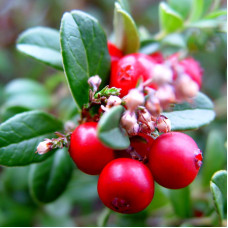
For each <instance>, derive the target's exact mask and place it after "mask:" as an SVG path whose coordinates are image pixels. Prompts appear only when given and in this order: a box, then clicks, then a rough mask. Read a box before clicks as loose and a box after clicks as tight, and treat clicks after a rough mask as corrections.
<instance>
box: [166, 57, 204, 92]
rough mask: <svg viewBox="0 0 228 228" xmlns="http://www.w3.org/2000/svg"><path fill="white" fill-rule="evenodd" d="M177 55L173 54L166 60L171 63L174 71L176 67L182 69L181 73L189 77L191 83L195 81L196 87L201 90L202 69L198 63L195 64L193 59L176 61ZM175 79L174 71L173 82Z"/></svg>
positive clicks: (175, 73)
mask: <svg viewBox="0 0 228 228" xmlns="http://www.w3.org/2000/svg"><path fill="white" fill-rule="evenodd" d="M178 58H179V54H178V53H176V54H173V55H171V56H170V57H169V58H168V60H170V61H171V63H172V64H173V66H174V69H175V68H177V67H182V68H183V72H184V73H186V74H187V75H189V76H190V77H191V79H192V80H193V81H195V82H196V83H197V84H198V86H199V87H200V88H201V85H202V77H203V69H202V67H201V66H200V64H199V62H197V61H196V60H195V59H194V58H192V57H188V58H185V59H182V60H178ZM176 77H177V72H175V70H174V80H175V79H176Z"/></svg>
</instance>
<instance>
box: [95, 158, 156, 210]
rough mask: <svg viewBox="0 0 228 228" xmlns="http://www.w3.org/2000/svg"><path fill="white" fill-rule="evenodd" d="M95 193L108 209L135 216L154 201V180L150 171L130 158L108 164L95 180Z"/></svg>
mask: <svg viewBox="0 0 228 228" xmlns="http://www.w3.org/2000/svg"><path fill="white" fill-rule="evenodd" d="M97 188H98V194H99V197H100V199H101V200H102V202H103V203H104V204H105V205H106V206H107V207H109V208H110V209H112V210H114V211H117V212H120V213H126V214H130V213H137V212H139V211H142V210H143V209H145V208H146V207H147V206H148V205H149V204H150V202H151V200H152V199H153V195H154V181H153V177H152V174H151V172H150V170H149V169H148V168H147V167H146V166H145V165H144V164H142V163H141V162H139V161H135V160H133V159H129V158H119V159H115V160H113V161H111V162H110V163H109V164H107V165H106V166H105V168H104V169H103V170H102V172H101V174H100V177H99V179H98V187H97Z"/></svg>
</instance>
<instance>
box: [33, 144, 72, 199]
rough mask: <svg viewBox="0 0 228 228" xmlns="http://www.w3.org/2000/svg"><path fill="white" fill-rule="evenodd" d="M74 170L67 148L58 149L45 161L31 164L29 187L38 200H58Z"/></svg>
mask: <svg viewBox="0 0 228 228" xmlns="http://www.w3.org/2000/svg"><path fill="white" fill-rule="evenodd" d="M72 171H73V165H72V160H71V158H70V156H69V154H68V152H67V149H66V148H64V149H58V150H57V151H56V152H55V154H53V155H52V156H51V157H49V158H48V159H46V160H45V161H44V162H42V163H39V164H34V165H32V166H31V170H30V174H29V188H30V192H31V194H32V196H33V198H34V199H35V200H36V201H38V202H43V203H49V202H51V201H54V200H56V199H57V198H58V197H59V196H60V195H61V194H62V193H63V192H64V191H65V189H66V186H67V184H68V182H69V181H70V178H71V175H72Z"/></svg>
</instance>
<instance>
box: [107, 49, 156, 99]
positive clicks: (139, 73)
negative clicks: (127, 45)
mask: <svg viewBox="0 0 228 228" xmlns="http://www.w3.org/2000/svg"><path fill="white" fill-rule="evenodd" d="M154 65H155V62H154V60H153V59H152V58H151V57H150V56H148V55H145V54H141V53H135V54H130V55H126V56H124V57H123V58H121V59H120V60H119V61H118V62H117V64H115V65H114V66H113V67H112V69H111V79H110V87H117V88H121V97H123V96H125V95H127V93H128V91H129V90H130V89H133V88H135V87H136V85H137V82H138V80H139V79H140V78H141V77H142V78H143V80H144V81H146V80H147V79H149V78H150V77H151V69H153V67H154ZM150 87H151V88H157V85H155V84H151V86H150Z"/></svg>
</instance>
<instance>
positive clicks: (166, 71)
mask: <svg viewBox="0 0 228 228" xmlns="http://www.w3.org/2000/svg"><path fill="white" fill-rule="evenodd" d="M151 77H152V79H153V82H155V83H156V84H157V85H163V84H165V83H171V82H172V81H173V72H172V70H171V68H170V67H168V66H167V65H165V64H156V65H155V67H154V68H153V69H152V72H151Z"/></svg>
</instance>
